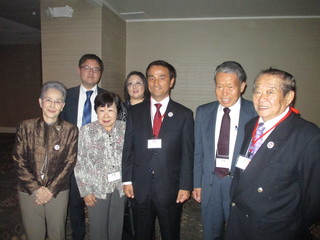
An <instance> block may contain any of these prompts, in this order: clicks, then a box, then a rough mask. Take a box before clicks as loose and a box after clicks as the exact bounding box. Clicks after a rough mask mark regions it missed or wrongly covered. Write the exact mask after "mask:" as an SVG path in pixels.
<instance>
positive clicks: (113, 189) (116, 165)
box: [74, 92, 125, 240]
mask: <svg viewBox="0 0 320 240" xmlns="http://www.w3.org/2000/svg"><path fill="white" fill-rule="evenodd" d="M120 102H121V100H120V98H119V96H118V95H116V94H114V93H111V92H105V93H101V94H99V95H98V96H97V97H96V99H95V100H94V109H95V111H96V113H97V117H98V120H97V121H95V122H92V123H89V124H87V125H85V126H83V127H81V129H80V134H79V144H78V160H77V164H76V167H75V170H74V172H75V177H76V181H77V184H78V188H79V191H80V195H81V197H84V201H85V204H86V206H87V207H88V213H89V221H90V235H91V239H94V240H107V239H111V240H120V239H121V236H122V226H123V213H124V199H125V197H124V194H123V191H122V182H121V159H122V149H123V142H124V133H125V122H123V121H120V120H117V116H118V113H119V112H120V111H119V108H120Z"/></svg>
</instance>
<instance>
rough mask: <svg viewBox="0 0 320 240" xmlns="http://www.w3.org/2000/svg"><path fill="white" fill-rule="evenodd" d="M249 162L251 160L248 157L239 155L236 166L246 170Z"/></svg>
mask: <svg viewBox="0 0 320 240" xmlns="http://www.w3.org/2000/svg"><path fill="white" fill-rule="evenodd" d="M250 162H251V159H250V158H247V157H244V156H241V155H239V157H238V161H237V164H236V167H237V168H240V169H242V170H246V168H247V166H248V165H249V163H250Z"/></svg>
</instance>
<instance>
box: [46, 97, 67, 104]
mask: <svg viewBox="0 0 320 240" xmlns="http://www.w3.org/2000/svg"><path fill="white" fill-rule="evenodd" d="M42 101H43V102H44V103H45V104H50V105H51V104H54V105H59V106H61V105H62V104H63V101H62V100H61V99H56V100H52V99H51V98H49V97H46V98H42Z"/></svg>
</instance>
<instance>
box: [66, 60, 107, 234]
mask: <svg viewBox="0 0 320 240" xmlns="http://www.w3.org/2000/svg"><path fill="white" fill-rule="evenodd" d="M102 73H103V62H102V60H101V59H100V58H99V57H98V56H96V55H95V54H85V55H83V56H82V57H81V58H80V60H79V74H80V81H81V84H80V85H79V86H77V87H73V88H70V89H68V91H67V98H66V104H65V107H64V110H63V112H62V113H61V118H62V119H64V120H66V121H68V122H71V123H73V124H74V125H77V126H78V128H80V127H81V126H83V125H85V124H87V123H90V122H93V121H96V120H97V115H96V113H95V111H94V99H95V97H96V96H97V95H98V94H99V93H101V92H105V90H103V89H101V88H99V87H98V83H99V81H100V79H101V76H102ZM69 206H70V222H71V228H72V239H73V240H78V239H84V236H85V233H86V223H85V213H84V206H85V204H84V201H83V199H82V198H81V197H80V193H79V190H78V186H77V183H76V180H75V177H74V174H72V175H71V186H70V199H69Z"/></svg>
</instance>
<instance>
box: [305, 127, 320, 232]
mask: <svg viewBox="0 0 320 240" xmlns="http://www.w3.org/2000/svg"><path fill="white" fill-rule="evenodd" d="M316 132H317V134H316V135H315V136H314V137H313V138H312V139H311V140H310V141H309V143H308V144H307V148H306V149H305V151H304V152H303V154H302V158H301V165H302V181H301V182H302V193H303V214H304V222H305V225H306V226H305V227H306V228H309V227H311V226H312V225H313V224H315V223H316V222H318V221H320V204H319V203H320V191H319V186H320V131H316Z"/></svg>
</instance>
